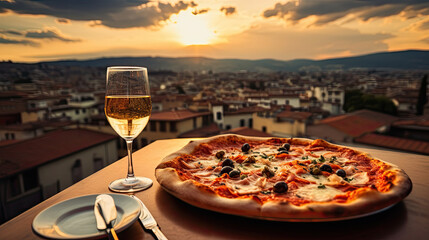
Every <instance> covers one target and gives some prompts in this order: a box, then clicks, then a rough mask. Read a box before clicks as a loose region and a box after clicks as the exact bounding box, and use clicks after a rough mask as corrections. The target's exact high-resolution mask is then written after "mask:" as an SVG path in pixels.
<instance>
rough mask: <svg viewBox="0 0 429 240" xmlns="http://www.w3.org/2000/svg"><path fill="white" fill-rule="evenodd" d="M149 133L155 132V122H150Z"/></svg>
mask: <svg viewBox="0 0 429 240" xmlns="http://www.w3.org/2000/svg"><path fill="white" fill-rule="evenodd" d="M150 131H151V132H156V122H155V121H151V122H150Z"/></svg>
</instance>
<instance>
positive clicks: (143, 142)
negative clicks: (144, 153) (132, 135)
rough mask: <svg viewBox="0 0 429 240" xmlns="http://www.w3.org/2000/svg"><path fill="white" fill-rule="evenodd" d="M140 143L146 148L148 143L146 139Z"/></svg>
mask: <svg viewBox="0 0 429 240" xmlns="http://www.w3.org/2000/svg"><path fill="white" fill-rule="evenodd" d="M140 141H141V145H142V147H144V146H146V145H147V143H148V142H147V139H146V138H142V139H141V140H140Z"/></svg>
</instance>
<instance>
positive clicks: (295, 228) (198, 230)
mask: <svg viewBox="0 0 429 240" xmlns="http://www.w3.org/2000/svg"><path fill="white" fill-rule="evenodd" d="M189 140H190V139H172V140H160V141H156V142H154V143H152V144H150V145H148V146H146V147H145V148H142V149H140V150H139V151H137V152H135V153H134V167H135V172H136V175H142V176H146V177H149V178H151V179H152V180H153V181H154V185H153V186H152V187H151V188H150V189H148V190H146V191H142V192H138V193H137V194H136V196H137V197H139V198H140V199H141V200H142V201H143V202H144V203H145V204H146V206H147V207H148V208H149V210H150V211H151V212H152V214H153V216H154V217H155V219H156V220H157V221H158V223H159V225H160V226H161V229H162V231H163V232H164V233H165V235H166V236H167V237H168V238H169V239H311V240H314V239H347V240H349V239H365V240H368V239H377V240H380V239H390V240H391V239H401V240H402V239H410V240H411V239H413V240H415V239H428V237H429V156H423V155H415V154H409V153H398V152H393V151H382V150H375V149H361V150H364V151H366V152H369V153H371V154H372V155H373V156H374V157H378V158H381V159H385V160H387V161H389V162H392V163H394V164H397V165H399V166H400V167H401V168H403V169H404V170H405V171H406V172H407V174H408V175H409V176H410V177H411V179H412V181H413V191H412V192H411V194H410V195H409V196H408V197H407V198H406V199H405V200H404V201H402V202H401V203H399V204H397V205H395V206H393V207H392V208H390V209H388V210H386V211H384V212H381V213H378V214H375V215H372V216H368V217H363V218H359V219H353V220H346V221H339V222H327V223H290V222H272V221H264V220H257V219H249V218H244V217H238V216H230V215H226V214H221V213H217V212H211V211H208V210H204V209H199V208H196V207H194V206H191V205H188V204H186V203H184V202H182V201H181V200H179V199H177V198H175V197H173V196H171V195H170V194H168V193H167V192H165V191H164V190H162V189H161V187H160V186H159V184H158V182H157V181H156V179H155V175H154V169H155V167H156V166H157V165H158V163H159V162H160V161H161V159H162V158H163V157H164V156H166V155H167V154H169V153H171V152H173V151H176V150H178V149H180V148H181V147H182V146H184V145H185V144H186V143H188V142H189ZM126 164H127V161H126V159H125V158H123V159H121V160H119V161H117V162H115V163H113V164H111V165H109V166H107V167H106V168H104V169H102V170H100V171H99V172H97V173H95V174H93V175H91V176H89V177H87V178H85V179H83V180H82V181H80V182H78V183H76V184H74V185H73V186H71V187H69V188H67V189H65V190H64V191H62V192H60V193H58V194H56V195H55V196H53V197H51V198H49V199H47V200H45V201H44V202H42V203H40V204H38V205H37V206H35V207H33V208H31V209H29V210H28V211H26V212H24V213H22V214H21V215H19V216H17V217H16V218H14V219H12V220H10V221H8V222H6V223H4V224H3V225H1V226H0V239H3V240H9V239H10V240H23V239H42V238H40V237H39V236H37V235H36V234H34V233H33V231H32V228H31V224H32V221H33V219H34V217H35V216H36V215H37V214H38V213H39V212H40V211H42V210H43V209H45V208H47V207H49V206H52V205H53V204H55V203H58V202H60V201H63V200H66V199H70V198H74V197H78V196H82V195H88V194H101V193H109V192H110V191H109V190H108V188H107V185H108V184H109V183H110V182H111V181H113V180H115V179H117V178H120V177H124V175H126V168H127V166H126ZM119 238H120V239H121V240H123V239H127V240H132V239H154V237H153V236H152V235H151V234H150V233H148V232H145V231H144V230H143V229H142V228H141V226H140V224H139V223H138V222H135V223H134V224H133V225H131V227H129V228H128V229H126V230H124V231H122V232H121V233H119Z"/></svg>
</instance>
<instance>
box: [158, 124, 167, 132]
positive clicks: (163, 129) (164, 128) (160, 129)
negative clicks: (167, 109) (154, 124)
mask: <svg viewBox="0 0 429 240" xmlns="http://www.w3.org/2000/svg"><path fill="white" fill-rule="evenodd" d="M159 131H161V132H166V131H167V123H166V122H164V121H162V122H159Z"/></svg>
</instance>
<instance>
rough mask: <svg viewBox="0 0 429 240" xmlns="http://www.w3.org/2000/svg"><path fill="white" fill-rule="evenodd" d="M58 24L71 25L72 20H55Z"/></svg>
mask: <svg viewBox="0 0 429 240" xmlns="http://www.w3.org/2000/svg"><path fill="white" fill-rule="evenodd" d="M55 21H56V22H57V23H62V24H69V23H70V20H68V19H67V18H57V19H56V20H55Z"/></svg>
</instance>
